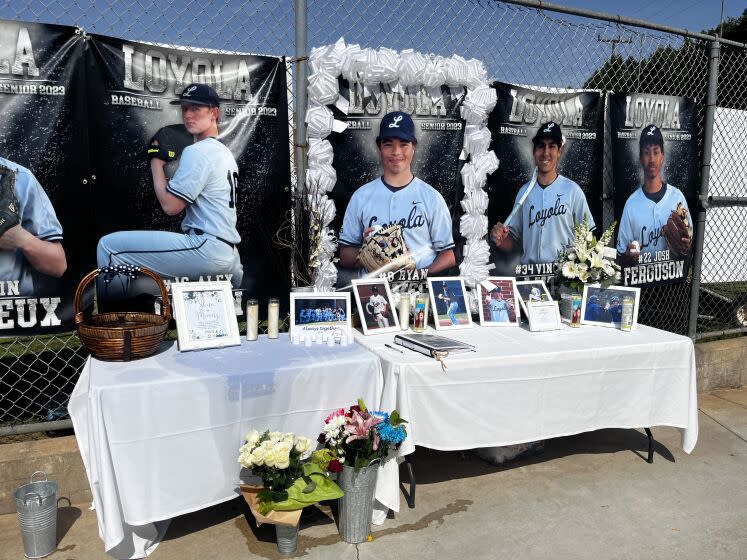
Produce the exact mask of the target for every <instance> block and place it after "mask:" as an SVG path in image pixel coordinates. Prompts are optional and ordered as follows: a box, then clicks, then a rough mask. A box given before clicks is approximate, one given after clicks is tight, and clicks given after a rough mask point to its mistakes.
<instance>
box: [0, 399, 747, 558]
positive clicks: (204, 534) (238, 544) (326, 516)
mask: <svg viewBox="0 0 747 560" xmlns="http://www.w3.org/2000/svg"><path fill="white" fill-rule="evenodd" d="M699 408H700V415H699V421H700V436H699V438H698V444H697V446H696V448H695V450H694V451H693V453H692V454H691V455H686V454H685V453H684V452H683V451H682V450H681V448H680V434H679V432H678V431H677V430H675V429H671V428H654V429H653V433H654V437H655V438H656V440H657V445H656V447H655V452H656V454H655V459H654V463H653V464H652V465H649V464H648V463H646V461H645V460H644V458H645V450H646V444H647V440H646V437H645V435H644V434H643V433H642V432H638V431H636V430H600V431H597V432H591V433H586V434H581V435H577V436H572V437H564V438H558V439H555V440H550V441H548V442H547V444H546V449H545V451H544V452H543V453H541V454H539V455H536V456H534V457H528V458H525V459H523V460H519V461H514V462H512V463H509V464H507V465H503V466H501V467H494V466H492V465H490V464H488V463H486V462H484V461H482V460H481V459H479V458H477V457H476V456H475V455H473V454H472V453H469V452H464V453H461V452H437V451H431V450H427V449H418V451H417V452H416V453H415V455H414V458H413V462H414V465H415V469H416V474H417V477H418V488H417V494H416V498H417V503H416V508H415V509H412V510H411V509H407V505H406V502H405V500H404V498H403V499H402V507H403V509H402V511H400V512H399V513H398V514H397V515H396V517H395V519H389V520H387V521H386V522H385V524H384V525H383V526H381V527H374V531H373V537H374V538H373V541H372V542H367V543H364V544H360V545H350V544H346V543H343V542H340V539H339V537H338V535H337V529H336V526H335V522H334V518H333V512H332V511H331V509H330V508H329V507H321V508H311V509H308V510H307V511H306V512H305V513H304V516H303V517H302V519H301V533H300V537H299V547H298V553H297V554H296V557H304V558H307V559H308V560H312V559H316V558H335V559H337V558H339V559H356V560H365V559H366V558H369V559H372V560H373V559H382V558H385V559H388V558H395V559H396V558H420V559H430V558H447V559H448V558H460V557H461V558H470V559H480V558H490V559H492V558H512V559H520V560H523V559H534V558H536V559H541V560H547V559H553V560H558V559H566V558H567V559H573V560H578V559H585V558H589V559H592V558H593V559H620V560H623V559H624V560H629V559H631V558H636V559H656V560H664V559H669V558H672V559H674V558H677V559H678V560H687V559H694V560H695V559H697V560H701V559H708V560H744V559H746V558H747V484H746V483H745V480H746V478H747V477H746V476H745V475H747V388H743V389H735V390H719V391H714V392H712V393H710V394H701V395H699ZM465 429H469V428H468V427H465ZM403 479H404V476H403ZM185 491H188V489H185ZM58 535H59V537H60V540H59V545H58V550H57V552H55V553H54V554H53V555H51V556H49V557H48V558H51V559H54V560H73V559H75V560H89V559H91V560H92V559H104V558H109V557H108V556H107V555H106V554H105V553H104V551H103V544H102V542H101V540H100V539H99V537H98V533H97V526H96V517H95V515H94V513H93V512H92V511H89V510H88V504H73V505H71V506H69V507H61V509H60V512H59V517H58ZM274 539H275V535H274V529H273V528H272V527H268V526H266V525H265V526H262V527H260V528H257V527H256V526H255V524H254V522H253V519H252V518H251V515H250V514H248V511H247V508H246V506H245V505H244V504H243V503H242V502H241V501H240V500H238V499H237V500H234V501H231V502H228V503H225V504H222V505H219V506H215V507H212V508H209V509H206V510H203V511H199V512H195V513H192V514H189V515H184V516H182V517H179V518H176V519H174V520H173V521H172V523H171V526H170V528H169V530H168V533H167V535H166V538H165V540H164V541H163V542H162V543H161V545H160V546H159V547H158V548H157V549H156V551H155V552H154V553H153V555H152V556H151V557H152V558H153V560H172V559H173V560H176V559H178V560H190V559H201V560H202V559H211V558H216V559H225V560H233V559H236V560H248V559H254V558H266V559H275V558H280V556H279V555H278V553H277V549H276V546H275V542H274ZM0 558H2V559H21V558H23V548H22V544H21V539H20V533H19V529H18V522H17V517H16V516H15V515H3V516H0Z"/></svg>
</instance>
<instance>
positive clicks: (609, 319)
mask: <svg viewBox="0 0 747 560" xmlns="http://www.w3.org/2000/svg"><path fill="white" fill-rule="evenodd" d="M626 296H628V297H632V298H633V324H632V326H631V330H635V328H636V327H637V325H638V306H639V304H640V298H641V289H640V288H633V287H628V286H609V287H606V288H601V287H599V286H584V295H583V300H582V301H581V324H582V325H596V326H598V327H613V328H618V329H619V328H620V323H621V321H620V319H621V318H622V303H623V299H624V298H625V297H626ZM615 300H617V301H615Z"/></svg>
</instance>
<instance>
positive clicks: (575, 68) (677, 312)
mask: <svg viewBox="0 0 747 560" xmlns="http://www.w3.org/2000/svg"><path fill="white" fill-rule="evenodd" d="M298 4H299V3H296V5H298ZM301 4H303V3H301ZM306 4H307V5H306V6H305V7H306V12H305V17H306V19H305V21H306V22H307V26H306V30H305V31H306V32H307V37H308V39H307V43H308V48H311V47H314V46H319V45H323V44H328V43H333V42H335V41H336V40H337V39H339V38H340V37H344V38H345V40H346V41H347V42H348V43H359V44H361V46H365V47H379V46H386V47H389V48H393V49H397V50H402V49H406V48H412V49H415V50H418V51H421V52H426V53H435V54H441V55H444V56H448V55H451V54H459V55H461V56H463V57H465V58H477V59H480V60H483V61H484V62H485V65H486V67H487V69H488V75H489V76H490V77H492V78H495V79H498V80H501V81H503V82H510V83H516V84H525V85H531V86H544V87H557V88H593V89H600V90H603V91H631V92H641V93H656V94H665V95H676V96H687V97H691V98H693V99H695V100H696V103H697V106H698V109H699V138H700V139H701V144H702V142H703V139H704V137H705V134H704V132H705V129H706V128H707V127H706V115H707V111H706V102H707V91H708V87H707V86H708V75H709V48H710V41H709V38H708V37H705V36H702V35H698V34H685V33H676V32H665V31H663V30H661V27H658V30H657V29H649V28H647V27H642V26H636V25H628V24H624V23H623V20H619V19H618V20H617V21H609V20H607V19H605V18H604V17H582V16H580V15H574V14H573V13H560V12H559V11H557V10H555V11H551V10H548V9H538V8H537V7H536V6H534V7H533V6H531V5H530V4H532V2H524V4H527V5H517V4H521V2H513V3H506V2H497V1H490V0H468V1H465V2H462V3H448V2H442V1H436V0H432V1H431V0H423V1H421V2H406V1H403V0H381V1H380V2H375V3H371V2H363V1H360V0H356V1H351V2H345V3H339V2H330V1H329V0H308V2H307V3H306ZM536 4H537V5H539V3H536ZM296 15H297V14H296V12H295V5H294V3H292V2H290V1H287V0H281V1H275V2H269V1H245V2H228V1H227V0H226V1H223V2H208V3H207V4H205V3H203V4H200V6H199V7H195V6H194V5H193V4H189V3H186V2H180V1H177V0H169V1H167V2H164V3H161V4H143V3H140V2H137V1H132V2H119V1H114V0H111V3H110V4H109V5H106V4H105V3H102V2H96V3H94V2H87V3H82V2H69V1H65V0H59V1H46V2H40V1H35V0H19V1H18V2H14V3H12V4H10V3H6V4H4V5H3V6H2V7H0V18H4V19H17V20H24V21H38V22H43V23H58V24H66V25H76V26H79V27H81V28H83V29H84V30H85V31H86V32H89V33H99V34H105V35H113V36H117V37H123V38H127V39H130V40H137V41H152V42H158V43H166V44H170V45H183V46H191V47H204V48H209V49H216V50H218V51H230V52H250V53H259V54H275V55H287V56H289V57H292V56H293V55H294V54H295V53H297V52H299V50H300V51H301V53H302V54H303V53H304V52H306V48H307V45H297V44H296V36H297V34H296V31H298V30H297V29H296V28H295V21H296V19H295V18H296ZM587 16H588V14H587ZM301 21H303V19H301ZM654 27H656V26H654ZM301 36H303V34H301ZM720 55H721V58H720V65H719V67H718V105H719V107H718V108H717V109H716V111H715V120H714V124H713V138H714V140H713V145H712V152H713V167H712V169H711V182H710V187H711V189H710V192H709V194H710V195H711V196H712V197H713V198H712V199H711V200H710V203H706V204H705V206H706V207H707V213H706V214H705V215H706V216H707V223H706V227H705V230H704V231H705V234H704V252H703V258H702V272H703V274H702V281H701V279H700V278H698V277H697V275H695V278H694V275H693V272H691V274H690V275H689V277H688V281H687V282H684V283H680V284H675V285H668V286H661V287H652V288H645V289H643V291H642V299H641V310H640V315H639V320H640V321H641V322H642V323H645V324H649V325H653V326H656V327H659V328H663V329H666V330H669V331H672V332H675V333H680V334H690V335H691V336H695V337H704V336H711V335H713V334H722V333H724V332H738V331H739V330H740V329H744V328H745V327H747V312H745V309H747V307H742V306H744V304H745V299H744V298H745V297H746V294H747V283H746V282H745V281H744V280H745V279H747V251H745V249H747V247H746V246H745V245H747V242H745V241H744V237H743V236H742V235H740V233H741V232H742V231H744V230H745V226H747V223H746V222H745V221H746V219H747V210H745V208H744V206H745V200H747V198H745V197H747V171H745V169H747V168H746V167H745V166H744V165H743V164H742V161H743V160H744V159H746V158H747V151H746V150H747V147H746V146H747V133H746V132H745V130H747V117H745V114H746V113H744V112H742V111H744V110H745V109H747V107H745V106H744V105H746V104H747V102H745V98H746V97H747V87H746V86H747V77H746V76H747V65H746V64H745V61H746V60H747V58H746V57H747V50H745V49H744V48H741V47H737V46H732V45H727V44H724V45H722V46H721V53H720ZM301 60H303V57H301ZM296 63H298V61H296ZM289 71H293V66H292V65H289ZM288 84H289V101H290V113H289V115H290V117H289V118H290V127H289V129H290V135H291V136H290V138H292V137H293V136H292V135H293V132H294V130H295V123H296V122H297V121H296V117H297V115H298V113H300V114H303V111H302V110H301V111H297V110H296V109H297V108H296V103H295V100H296V98H297V95H296V93H297V92H295V91H294V81H293V80H292V79H289V80H288ZM304 98H305V97H302V99H304ZM608 139H609V138H608ZM606 144H607V145H609V142H606ZM700 148H701V149H700V150H699V153H700V154H702V153H703V146H702V145H701V146H700ZM292 152H293V151H292ZM743 156H744V157H743ZM610 168H611V166H605V170H606V171H605V177H604V183H605V188H604V193H605V194H604V198H605V201H604V202H605V205H604V222H605V223H604V224H603V225H604V226H605V227H606V226H607V225H608V224H609V223H611V222H612V220H613V209H612V199H611V189H610V186H611V184H612V177H611V171H610ZM293 180H294V184H295V174H294V177H293ZM695 213H696V211H695V209H693V215H695ZM696 260H697V259H696ZM693 280H695V281H693ZM693 287H696V288H697V289H696V290H694V289H693ZM693 298H697V301H698V302H699V306H698V307H697V317H691V314H690V306H691V303H692V302H693ZM695 327H697V331H696V330H695ZM85 357H86V354H85V351H84V350H83V349H81V348H80V345H79V343H78V340H77V338H75V337H74V336H73V335H57V336H49V337H35V338H24V339H4V340H0V367H2V368H3V370H5V371H9V370H10V371H12V372H13V373H12V374H9V373H4V374H3V375H0V397H2V399H3V402H10V403H11V405H12V406H9V407H6V409H3V410H2V411H0V426H2V425H16V426H17V425H19V424H23V423H26V422H39V421H43V420H54V419H58V418H61V417H65V416H66V411H65V407H66V405H67V399H68V396H69V394H70V391H71V390H72V387H73V385H74V382H75V380H76V377H77V372H78V371H79V369H80V367H81V366H82V364H83V362H84V360H85ZM0 430H2V428H0ZM0 433H1V432H0Z"/></svg>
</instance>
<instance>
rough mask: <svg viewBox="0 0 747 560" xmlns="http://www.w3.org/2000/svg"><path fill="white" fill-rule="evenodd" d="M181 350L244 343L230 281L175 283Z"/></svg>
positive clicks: (175, 311)
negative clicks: (240, 333) (240, 334)
mask: <svg viewBox="0 0 747 560" xmlns="http://www.w3.org/2000/svg"><path fill="white" fill-rule="evenodd" d="M171 296H172V299H173V301H174V319H175V320H176V331H177V338H178V343H179V351H180V352H185V351H188V350H205V349H208V348H221V347H223V346H238V345H239V344H241V337H240V336H239V324H238V321H237V320H236V311H235V309H234V300H233V291H232V288H231V283H230V282H174V283H172V284H171Z"/></svg>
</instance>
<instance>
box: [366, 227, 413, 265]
mask: <svg viewBox="0 0 747 560" xmlns="http://www.w3.org/2000/svg"><path fill="white" fill-rule="evenodd" d="M358 262H359V263H360V264H361V265H362V266H363V268H365V269H366V270H367V271H368V272H374V271H376V272H388V271H390V270H400V269H403V268H415V260H414V259H413V258H412V256H410V252H409V251H408V250H407V245H406V244H405V238H404V237H403V235H402V227H401V226H399V225H397V224H395V225H392V226H389V227H386V228H384V229H380V230H379V231H377V232H375V233H373V234H371V235H370V236H369V237H368V239H366V241H365V242H364V243H363V246H362V247H361V250H360V252H359V253H358Z"/></svg>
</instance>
